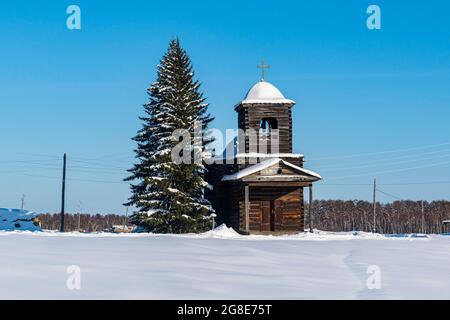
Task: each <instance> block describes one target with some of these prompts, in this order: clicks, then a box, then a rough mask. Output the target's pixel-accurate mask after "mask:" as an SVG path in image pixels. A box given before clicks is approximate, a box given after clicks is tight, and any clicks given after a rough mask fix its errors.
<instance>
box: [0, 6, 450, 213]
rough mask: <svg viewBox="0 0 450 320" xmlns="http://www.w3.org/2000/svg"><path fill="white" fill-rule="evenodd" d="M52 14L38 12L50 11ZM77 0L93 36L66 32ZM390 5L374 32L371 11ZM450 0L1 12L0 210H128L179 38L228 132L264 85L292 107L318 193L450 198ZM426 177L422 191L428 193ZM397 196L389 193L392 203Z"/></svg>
mask: <svg viewBox="0 0 450 320" xmlns="http://www.w3.org/2000/svg"><path fill="white" fill-rule="evenodd" d="M38 3H39V4H38ZM71 4H77V5H79V6H80V8H81V13H82V29H81V30H72V31H71V30H68V29H67V28H66V19H67V14H66V8H67V7H68V6H69V5H71ZM370 4H377V5H379V6H380V8H381V19H382V28H381V30H368V29H367V27H366V19H367V14H366V8H367V7H368V6H369V5H370ZM449 12H450V4H449V3H448V1H444V0H442V1H437V0H430V1H427V2H423V1H400V0H398V1H378V0H376V1H370V2H369V1H361V0H346V1H148V0H147V1H137V0H136V1H134V0H130V1H126V2H124V1H99V0H98V1H95V0H90V1H39V2H37V1H8V2H6V1H3V2H2V4H1V7H0V28H1V32H0V43H1V48H2V49H1V51H0V70H1V72H0V86H1V88H2V89H1V90H0V103H1V106H0V119H1V125H0V128H1V132H2V135H1V140H0V150H1V151H2V157H1V158H0V177H1V181H2V183H0V207H19V206H20V198H21V195H22V194H26V196H27V197H26V207H27V208H29V209H33V210H37V211H43V212H46V211H54V212H56V211H58V210H59V206H60V181H59V177H60V175H61V172H60V171H61V170H60V167H61V158H62V154H63V153H64V152H67V154H68V159H69V164H68V168H69V171H68V184H67V207H68V208H67V209H68V210H69V211H75V210H76V209H77V206H78V204H79V201H81V202H82V207H83V210H84V211H89V212H101V213H107V212H118V213H123V212H124V211H125V210H124V208H123V207H122V206H121V204H122V203H123V202H124V201H125V200H126V199H127V197H128V195H129V189H128V186H127V184H126V183H123V182H121V179H122V178H123V177H124V176H125V173H124V170H125V169H127V168H129V167H130V165H131V163H132V161H133V153H132V150H133V148H134V144H133V142H132V141H131V140H130V138H131V137H132V136H133V135H134V134H135V132H136V131H137V130H138V129H139V127H140V122H139V120H138V116H139V115H140V114H141V113H142V106H141V105H142V104H143V103H144V102H145V101H146V99H147V97H146V92H145V89H146V88H147V87H148V86H149V84H150V83H151V82H152V81H154V79H155V67H156V65H157V63H158V61H159V59H160V57H161V56H162V54H163V53H164V51H165V50H166V48H167V44H168V41H169V40H170V39H171V38H173V37H176V36H178V37H179V38H180V40H181V42H182V45H183V46H184V47H185V49H186V50H187V51H188V53H189V54H190V55H191V58H192V61H193V64H194V67H195V70H196V76H197V77H198V78H199V79H200V81H201V82H202V90H203V92H204V93H205V96H206V97H207V98H208V102H209V103H210V104H211V106H210V111H211V113H212V114H213V115H214V116H215V117H216V121H215V122H214V126H215V127H217V128H219V129H225V128H234V127H236V125H237V120H236V114H235V112H234V110H233V106H234V104H235V103H236V102H238V101H239V100H240V99H242V98H243V96H244V95H245V93H246V91H247V90H248V89H249V88H250V87H251V86H252V85H253V84H254V83H255V82H256V81H258V80H259V78H260V71H258V70H257V69H256V65H257V64H258V63H260V61H261V60H262V59H264V60H266V61H267V62H268V63H269V64H270V65H271V66H272V68H271V69H270V71H269V72H268V74H267V77H266V78H267V80H268V81H270V82H271V83H273V84H274V85H276V86H277V87H278V88H279V89H280V90H281V91H282V92H283V93H284V94H285V96H286V97H287V98H290V99H293V100H295V101H297V105H296V106H295V109H294V110H295V111H294V150H295V152H299V153H303V154H304V155H305V157H306V161H307V162H306V167H308V168H310V169H313V170H316V171H317V172H319V173H321V174H322V175H323V176H324V178H325V180H324V182H322V183H320V184H318V185H317V188H316V192H315V193H316V196H317V197H319V198H324V199H328V198H332V199H336V198H341V199H356V198H357V199H370V198H371V186H370V183H371V181H372V179H373V178H375V177H376V178H377V179H378V181H379V183H380V189H381V190H383V191H384V192H386V193H389V194H391V195H394V196H396V197H398V198H404V199H426V200H432V199H450V191H449V190H450V188H449V187H450V183H448V182H450V126H449V119H450V90H449V88H450V19H448V15H449V14H450V13H449ZM418 182H422V183H421V184H417V183H418ZM393 199H394V198H392V197H389V196H386V195H383V194H380V200H381V201H391V200H393Z"/></svg>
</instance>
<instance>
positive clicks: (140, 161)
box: [125, 39, 213, 233]
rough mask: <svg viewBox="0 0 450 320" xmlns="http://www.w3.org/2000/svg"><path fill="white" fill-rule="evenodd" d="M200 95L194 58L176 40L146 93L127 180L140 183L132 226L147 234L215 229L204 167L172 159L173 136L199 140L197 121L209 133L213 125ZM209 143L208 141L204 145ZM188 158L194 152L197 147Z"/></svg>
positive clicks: (134, 193) (135, 188) (136, 188)
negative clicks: (182, 132)
mask: <svg viewBox="0 0 450 320" xmlns="http://www.w3.org/2000/svg"><path fill="white" fill-rule="evenodd" d="M199 89H200V83H199V82H198V81H197V80H195V79H194V72H193V68H192V64H191V61H190V58H189V56H188V55H187V53H186V52H185V51H184V50H183V49H182V48H181V46H180V42H179V40H178V39H176V40H172V41H171V42H170V45H169V49H168V51H167V52H166V54H165V55H164V56H163V58H162V59H161V62H160V64H159V65H158V69H157V81H156V82H155V83H153V84H152V85H151V87H150V88H149V89H148V90H147V92H148V95H149V101H148V102H147V103H146V104H145V105H144V110H145V116H144V117H140V119H141V120H142V121H143V126H142V128H141V129H140V130H139V131H138V134H137V135H136V136H135V137H134V138H133V140H135V141H136V143H137V148H136V150H135V153H136V159H137V163H136V164H135V165H134V166H133V168H132V169H130V170H128V171H129V172H130V173H131V175H130V176H129V177H128V178H127V179H125V180H126V181H136V183H131V193H132V195H131V197H130V198H129V202H128V203H127V204H126V205H133V206H135V207H136V209H137V211H136V212H135V213H134V214H133V215H132V216H131V221H132V222H133V223H135V224H136V225H138V226H139V227H141V229H143V230H145V231H150V232H158V233H186V232H201V231H204V230H206V229H207V228H208V227H209V226H210V220H209V216H208V215H209V214H210V213H211V212H212V208H211V206H210V204H209V202H208V201H207V200H206V199H205V198H204V189H205V188H208V187H210V186H209V185H208V184H207V183H206V181H205V180H204V174H205V170H206V169H205V167H204V166H203V163H194V161H192V162H191V163H189V164H183V163H182V164H177V163H175V162H174V161H173V160H172V156H171V152H172V149H173V148H174V147H175V146H176V145H177V144H178V143H179V140H177V139H174V137H173V136H172V133H173V132H174V131H175V130H177V129H185V130H188V131H189V132H190V134H191V137H194V122H195V121H201V122H202V124H203V128H202V129H203V130H204V132H205V131H206V130H207V128H208V124H209V123H210V122H211V121H212V120H213V119H212V118H211V116H210V115H209V114H208V111H207V109H208V104H207V103H205V98H203V95H202V93H201V92H200V90H199ZM210 142H211V141H210V140H208V138H206V139H205V141H204V143H203V145H204V146H206V145H208V143H210ZM201 151H203V150H201ZM189 152H191V153H192V154H193V152H194V148H193V145H192V144H190V149H189Z"/></svg>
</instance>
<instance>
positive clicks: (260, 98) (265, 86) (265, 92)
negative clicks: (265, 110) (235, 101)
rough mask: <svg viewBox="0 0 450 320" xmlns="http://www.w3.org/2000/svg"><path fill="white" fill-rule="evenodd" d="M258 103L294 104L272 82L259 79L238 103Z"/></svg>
mask: <svg viewBox="0 0 450 320" xmlns="http://www.w3.org/2000/svg"><path fill="white" fill-rule="evenodd" d="M258 103H270V104H295V101H293V100H290V99H286V98H285V97H284V95H283V94H282V93H281V91H280V90H278V89H277V88H276V87H275V86H274V85H273V84H271V83H269V82H267V81H264V80H261V81H260V82H258V83H256V84H255V85H254V86H253V87H252V88H251V89H250V90H249V91H248V93H247V95H246V97H245V99H244V100H242V101H241V103H240V104H258Z"/></svg>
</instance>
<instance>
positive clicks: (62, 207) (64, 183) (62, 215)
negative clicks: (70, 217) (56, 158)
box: [59, 153, 67, 232]
mask: <svg viewBox="0 0 450 320" xmlns="http://www.w3.org/2000/svg"><path fill="white" fill-rule="evenodd" d="M66 165H67V155H66V154H65V153H64V158H63V177H62V192H61V228H60V229H59V231H61V232H64V213H65V212H64V211H65V208H64V207H65V201H66Z"/></svg>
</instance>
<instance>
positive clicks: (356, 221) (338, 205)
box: [39, 200, 450, 234]
mask: <svg viewBox="0 0 450 320" xmlns="http://www.w3.org/2000/svg"><path fill="white" fill-rule="evenodd" d="M305 207H306V208H308V205H306V206H305ZM424 212H425V214H424V227H425V230H424V231H425V233H441V232H442V221H443V220H450V201H433V202H424ZM64 217H65V218H64V221H65V230H66V231H75V230H78V214H66V215H65V216H64ZM308 217H309V215H308V212H307V211H306V216H305V228H308V226H309V224H308ZM39 220H40V221H41V226H42V228H43V229H49V230H59V226H60V215H59V214H41V215H39ZM128 224H129V221H128V219H127V218H126V217H125V216H123V215H117V214H107V215H101V214H95V215H90V214H81V216H80V229H81V230H84V231H88V232H93V231H103V230H107V229H110V228H111V227H112V226H113V225H128ZM313 228H314V229H319V230H326V231H354V230H357V231H367V232H370V231H372V229H373V204H372V203H371V202H368V201H360V200H354V201H343V200H316V201H314V202H313ZM376 228H377V231H378V232H380V233H391V234H392V233H418V232H422V229H421V228H422V202H421V201H395V202H393V203H388V204H380V203H377V215H376Z"/></svg>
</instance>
